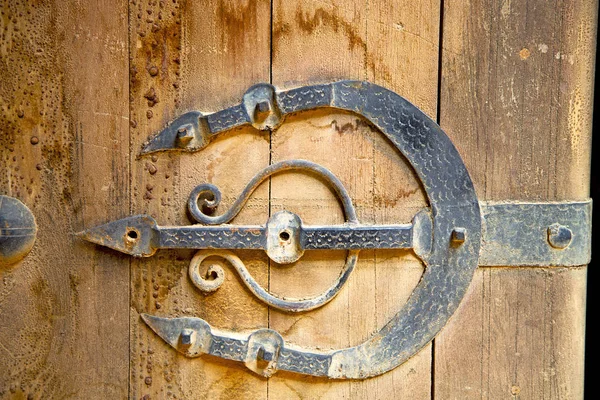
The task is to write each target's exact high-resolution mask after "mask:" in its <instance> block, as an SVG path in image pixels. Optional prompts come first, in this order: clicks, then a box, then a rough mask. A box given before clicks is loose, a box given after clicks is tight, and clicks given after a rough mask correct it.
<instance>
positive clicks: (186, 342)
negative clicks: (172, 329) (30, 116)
mask: <svg viewBox="0 0 600 400" xmlns="http://www.w3.org/2000/svg"><path fill="white" fill-rule="evenodd" d="M195 340H196V331H194V330H193V329H184V330H182V331H181V335H179V341H180V342H181V345H182V346H185V347H189V346H191V345H192V344H194V341H195Z"/></svg>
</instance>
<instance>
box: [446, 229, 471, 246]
mask: <svg viewBox="0 0 600 400" xmlns="http://www.w3.org/2000/svg"><path fill="white" fill-rule="evenodd" d="M466 239H467V230H466V229H465V228H454V230H452V236H451V237H450V241H451V242H452V243H453V244H455V245H461V244H463V243H464V242H465V240H466Z"/></svg>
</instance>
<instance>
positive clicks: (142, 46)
mask: <svg viewBox="0 0 600 400" xmlns="http://www.w3.org/2000/svg"><path fill="white" fill-rule="evenodd" d="M130 21H131V24H132V26H131V28H132V29H131V36H130V40H131V43H136V45H135V46H132V48H131V65H132V67H131V103H130V104H131V117H132V120H133V121H135V124H134V128H132V147H131V157H132V159H131V162H132V191H133V202H132V210H131V212H132V214H139V213H149V214H151V215H153V216H154V217H155V218H156V219H157V221H158V222H159V223H160V224H163V225H168V224H174V225H187V224H190V223H191V221H190V220H189V219H188V217H187V215H186V209H185V204H186V202H187V196H188V195H189V193H190V192H191V190H192V189H193V188H194V187H195V186H196V185H199V184H201V183H204V182H208V183H213V184H215V185H217V186H218V187H219V189H220V190H221V193H222V194H223V200H222V203H221V205H220V206H219V208H218V209H217V213H219V214H220V213H222V212H224V211H225V210H226V209H227V208H228V207H229V206H230V205H231V204H232V203H233V201H234V200H235V198H236V197H237V196H238V195H239V194H240V192H241V191H242V189H243V187H244V186H245V185H246V184H247V183H248V181H249V180H250V178H251V177H252V176H253V175H254V174H256V173H257V172H258V171H259V170H260V169H262V168H264V167H265V166H267V165H268V163H269V136H268V134H264V133H258V132H256V131H254V130H252V129H244V130H236V131H235V132H231V133H230V134H226V135H225V136H223V137H221V138H219V139H217V140H216V141H214V142H213V143H211V145H210V146H209V147H208V148H206V149H204V150H203V151H202V152H200V153H195V154H181V153H171V154H168V153H164V154H157V155H154V156H145V157H142V158H139V159H137V158H136V155H137V153H138V152H139V150H140V148H141V145H142V143H143V142H144V141H145V140H146V138H147V136H148V135H149V134H152V133H154V132H156V131H158V130H160V129H162V128H163V127H164V126H165V124H166V123H167V122H169V121H171V120H172V119H174V118H175V117H177V116H178V115H180V114H181V113H184V112H186V111H189V110H203V111H206V112H213V111H218V110H221V109H223V108H226V107H229V106H231V105H233V104H237V103H239V101H240V100H241V97H242V95H243V93H244V91H245V90H246V89H247V88H248V87H250V86H251V85H253V84H255V83H258V82H261V81H262V82H264V81H267V82H268V80H269V53H270V33H269V27H270V4H269V2H268V1H263V0H261V1H252V2H248V3H243V2H230V1H206V2H193V1H188V2H138V1H132V2H131V3H130ZM154 68H156V69H154ZM154 97H156V99H154ZM155 100H157V101H155ZM268 204H269V200H268V186H267V185H263V187H261V188H259V189H258V191H257V192H256V193H255V195H254V196H253V197H252V198H251V200H250V201H249V203H248V204H247V206H246V207H244V210H243V211H242V212H241V213H240V215H239V216H238V217H236V218H235V219H234V220H233V223H237V224H240V223H246V224H263V223H265V222H266V220H267V218H268ZM236 254H238V255H240V256H241V258H242V260H243V261H244V262H245V263H246V264H247V266H248V268H249V270H250V272H251V273H252V274H253V275H254V276H255V277H256V278H257V280H258V281H259V282H260V283H262V284H263V285H265V286H266V285H267V280H268V279H267V274H268V264H267V261H266V260H267V258H266V256H265V255H264V253H262V252H250V251H249V252H236ZM192 255H193V252H189V251H180V252H178V251H161V252H159V253H158V254H157V255H155V256H154V257H152V258H151V259H145V260H140V261H136V262H134V263H133V265H132V280H131V291H132V293H131V296H132V307H131V349H132V352H131V387H130V396H131V397H132V398H136V399H137V398H144V396H148V397H149V398H152V399H154V398H207V399H213V398H253V399H259V398H266V396H267V383H266V380H264V379H262V378H260V377H258V376H256V375H254V374H252V373H250V372H248V371H247V369H246V368H245V366H244V365H243V364H240V363H234V362H225V361H223V360H220V359H218V358H216V357H201V358H199V359H194V360H190V359H187V358H185V357H183V356H181V355H179V354H178V353H177V352H175V351H173V349H172V348H171V347H170V346H168V345H167V344H166V343H164V341H163V340H162V339H161V338H159V337H158V336H156V335H155V334H154V333H153V332H152V331H151V330H150V329H149V328H148V327H147V326H146V325H145V324H144V322H143V321H142V320H141V319H140V317H139V314H140V313H142V312H147V313H150V314H154V315H160V316H197V317H200V318H203V319H205V320H206V321H207V322H208V323H210V324H211V325H212V326H215V327H217V328H222V329H231V330H236V331H248V330H253V329H257V328H260V327H264V326H266V325H267V308H266V307H265V306H264V305H263V304H262V303H260V302H258V301H257V300H256V299H255V298H254V297H253V296H252V295H251V293H250V292H249V291H248V290H246V289H245V287H244V286H243V285H242V283H241V281H240V280H239V278H238V277H237V274H236V273H235V271H234V270H233V269H232V268H230V267H229V266H228V265H223V268H224V270H225V273H226V281H225V283H224V284H223V286H222V287H221V288H220V289H219V290H218V291H217V292H215V293H213V294H210V295H208V296H205V295H203V294H202V293H200V292H199V291H198V289H196V288H195V287H194V286H193V285H192V284H191V283H190V281H189V278H188V275H187V267H188V265H189V261H190V259H191V257H192Z"/></svg>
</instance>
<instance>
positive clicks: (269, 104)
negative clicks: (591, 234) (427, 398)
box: [80, 81, 591, 379]
mask: <svg viewBox="0 0 600 400" xmlns="http://www.w3.org/2000/svg"><path fill="white" fill-rule="evenodd" d="M320 107H331V108H336V109H340V110H345V111H349V112H353V113H355V114H357V115H360V116H362V117H363V118H365V119H366V120H368V121H369V123H371V124H372V125H373V126H374V127H376V128H378V129H379V131H381V132H382V133H383V134H384V135H385V136H386V137H387V138H388V139H389V140H390V141H391V143H393V145H394V146H395V147H397V148H398V150H400V152H401V153H402V154H403V155H404V156H405V157H406V159H407V160H408V161H409V163H410V164H411V165H412V167H413V169H414V170H415V172H416V174H417V176H418V177H419V179H420V180H421V182H422V184H423V188H424V189H425V192H426V194H427V198H428V200H429V207H428V208H426V209H424V210H422V211H420V212H419V213H417V214H416V215H415V217H414V218H413V221H412V223H411V224H402V225H401V224H398V225H379V226H378V225H363V224H360V223H359V221H358V218H357V217H356V212H355V210H354V206H353V205H352V200H351V199H350V197H349V195H348V193H347V192H346V190H345V188H344V186H343V184H342V183H341V182H340V181H339V179H337V178H336V177H335V176H334V175H333V174H332V173H331V172H330V171H328V170H327V169H325V168H323V167H321V166H319V165H317V164H314V163H311V162H309V161H305V160H288V161H283V162H280V163H277V164H273V165H271V166H269V167H267V168H265V169H264V170H263V171H261V172H259V173H258V174H257V175H256V176H255V177H254V178H253V179H252V180H251V181H250V183H249V184H248V185H247V186H246V188H245V189H244V191H243V192H242V194H241V195H240V196H239V197H238V199H237V200H236V201H235V203H234V204H233V206H232V207H231V208H230V209H229V210H227V211H226V212H224V213H223V214H221V215H218V216H216V215H213V214H214V212H215V211H216V209H217V207H218V205H219V202H220V198H221V194H220V192H219V190H218V189H217V188H216V187H215V186H213V185H210V184H202V185H199V186H198V187H196V188H195V189H194V190H193V191H192V193H191V194H190V198H189V201H188V209H189V211H190V214H191V216H192V217H193V218H194V220H195V221H196V222H198V224H194V225H191V226H181V227H168V226H167V227H163V226H159V225H158V224H157V222H156V220H154V218H152V217H150V216H147V215H138V216H133V217H129V218H125V219H121V220H117V221H113V222H110V223H108V224H106V225H102V226H99V227H95V228H92V229H89V230H86V231H84V232H81V233H80V236H81V237H82V238H84V239H86V240H88V241H91V242H94V243H97V244H101V245H104V246H108V247H111V248H113V249H115V250H118V251H121V252H123V253H126V254H130V255H133V256H137V257H148V256H151V255H153V254H154V253H155V252H156V251H157V250H158V249H165V248H190V249H199V251H198V252H197V253H196V255H195V256H194V258H193V259H192V262H191V264H190V267H189V275H190V278H191V280H192V282H193V283H194V285H195V286H196V287H198V288H199V289H200V290H202V291H204V292H210V291H214V290H217V289H218V287H219V286H220V284H221V283H222V281H223V274H224V271H223V269H222V268H221V267H219V266H215V265H211V266H210V267H209V270H208V274H210V275H211V277H212V279H207V278H206V276H203V274H202V273H201V272H200V270H199V265H200V263H202V261H204V260H205V259H207V258H209V257H212V256H219V257H222V258H225V259H226V260H227V261H228V262H229V263H230V264H231V265H232V266H233V268H234V269H235V270H236V271H237V272H238V273H239V275H240V277H241V278H242V281H243V283H244V284H245V285H246V286H247V287H248V288H249V289H250V291H251V292H252V293H253V294H254V295H255V296H257V297H258V298H259V299H261V300H262V301H264V302H265V303H267V304H268V305H269V306H272V307H275V308H278V309H282V310H285V311H289V312H301V311H308V310H312V309H314V308H317V307H321V306H323V305H325V304H326V303H327V302H329V301H331V300H332V299H333V298H334V296H335V295H336V294H337V293H339V291H340V289H341V288H342V287H343V285H344V283H345V282H346V281H347V279H348V276H349V275H350V274H351V273H352V271H353V269H354V267H355V265H356V262H357V258H358V254H359V251H360V250H361V249H367V248H371V249H382V248H412V249H413V251H414V252H415V254H416V255H417V256H418V257H419V258H420V259H421V260H422V262H423V264H424V265H425V271H424V273H423V277H422V279H421V281H420V282H419V284H418V285H417V286H416V288H415V289H414V291H413V293H412V295H411V296H410V298H409V299H408V301H407V303H406V304H405V305H404V307H403V308H402V309H401V310H400V311H399V312H398V313H397V314H396V315H395V316H394V317H393V318H392V319H391V320H390V321H389V322H388V323H387V324H386V325H385V326H384V327H383V328H381V330H380V331H379V332H377V333H376V334H375V335H373V336H372V337H371V338H370V339H368V340H367V341H366V342H364V343H362V344H360V345H358V346H355V347H350V348H345V349H340V350H335V351H315V350H310V349H304V348H300V347H297V346H293V345H290V344H288V343H286V342H285V340H284V339H283V338H282V336H281V335H280V334H279V333H277V332H276V331H274V330H271V329H260V330H257V331H255V332H252V333H249V334H246V335H244V334H240V333H236V332H226V331H223V330H216V329H214V328H213V327H211V326H210V325H209V324H208V323H207V322H206V321H204V320H202V319H200V318H163V317H158V316H152V315H147V314H143V315H142V318H143V320H144V321H145V322H146V324H148V326H150V328H151V329H153V330H154V332H156V333H157V334H158V335H159V336H160V337H161V338H163V339H164V340H165V341H166V342H167V343H169V344H170V345H171V346H172V347H174V348H175V349H176V350H177V351H179V352H181V353H182V354H184V355H186V356H188V357H197V356H200V355H202V354H212V355H215V356H219V357H222V358H225V359H229V360H236V361H240V362H244V363H245V364H246V366H247V367H248V368H250V369H251V370H253V371H255V372H257V373H259V374H261V375H263V376H267V377H268V376H271V375H272V374H273V373H274V372H275V371H277V370H287V371H292V372H297V373H301V374H307V375H314V376H326V377H329V378H335V379H363V378H367V377H372V376H376V375H380V374H383V373H385V372H386V371H389V370H391V369H393V368H395V367H396V366H398V365H400V364H402V363H403V362H405V361H406V360H407V359H408V358H410V357H411V356H412V355H413V354H415V353H416V352H417V351H419V350H420V349H421V348H422V347H423V346H425V345H426V344H427V343H429V342H430V341H431V340H432V339H433V338H434V337H435V336H436V335H437V333H438V332H439V331H440V330H441V329H442V327H443V326H444V325H445V324H446V322H447V321H448V319H449V318H450V316H452V314H453V313H454V312H455V310H456V308H457V307H458V305H459V303H460V301H461V300H462V298H463V296H464V295H465V292H466V290H467V288H468V286H469V284H470V282H471V279H472V277H473V273H474V271H475V269H476V268H477V266H478V261H479V258H480V251H483V253H482V254H483V259H485V260H486V262H491V263H492V265H494V264H493V263H494V262H495V260H500V259H501V261H498V262H505V261H507V262H509V263H510V262H514V261H515V260H513V259H507V260H505V259H504V258H506V256H505V253H506V251H505V249H507V248H510V249H518V248H519V247H522V248H523V249H524V250H523V251H526V250H525V248H526V247H527V246H529V245H528V244H523V240H514V235H511V234H507V233H506V232H505V231H504V230H502V228H501V227H500V225H501V223H502V221H504V220H503V219H502V218H505V217H504V216H506V215H509V216H510V218H511V220H519V221H522V223H521V224H520V225H519V224H517V225H518V232H519V235H525V236H526V237H531V238H532V239H531V242H530V243H534V245H533V248H535V251H536V252H537V253H536V254H537V256H538V257H541V258H543V260H544V262H546V261H547V262H552V261H553V260H559V261H560V262H561V263H567V264H568V263H569V262H571V263H573V262H580V261H582V260H584V259H585V258H586V257H589V256H586V254H588V253H589V249H588V248H587V247H586V246H588V242H589V240H588V236H586V235H587V233H586V232H588V231H589V224H588V222H587V221H588V220H589V214H590V210H591V203H589V202H586V203H581V204H579V205H575V206H568V205H567V206H565V207H567V208H569V214H568V215H578V216H581V218H583V219H582V221H583V223H581V224H579V223H572V222H570V221H566V220H564V218H563V219H561V215H563V214H561V213H558V212H555V210H559V209H560V207H558V208H557V207H554V206H552V205H536V204H533V205H526V204H521V205H519V204H512V205H510V206H509V207H507V206H506V205H505V204H500V205H493V204H490V205H488V204H480V203H479V202H478V200H477V196H476V193H475V189H474V187H473V183H472V181H471V178H470V177H469V174H468V172H467V169H466V167H465V165H464V163H463V161H462V159H461V157H460V155H459V153H458V151H457V150H456V148H455V147H454V145H453V144H452V142H451V141H450V139H449V138H448V136H446V134H445V133H444V132H443V131H442V130H441V128H440V127H439V126H438V125H437V124H436V123H435V122H434V121H432V120H431V119H430V118H429V117H428V116H427V115H425V114H424V113H423V112H422V111H420V110H419V109H418V108H417V107H415V106H414V105H413V104H411V103H410V102H408V101H407V100H406V99H404V98H402V97H401V96H399V95H397V94H395V93H394V92H392V91H390V90H387V89H385V88H383V87H381V86H377V85H374V84H371V83H367V82H357V81H341V82H336V83H331V84H326V85H315V86H307V87H302V88H297V89H292V90H287V91H279V92H277V91H276V90H275V88H274V87H273V86H271V85H266V84H265V85H256V86H253V87H251V88H250V89H249V90H248V92H247V93H246V94H245V95H244V97H243V100H242V102H241V104H239V105H236V106H233V107H231V108H228V109H225V110H222V111H218V112H216V113H213V114H208V115H203V114H202V113H200V112H197V111H194V112H190V113H187V114H184V115H182V116H181V117H179V118H178V119H176V120H175V121H173V122H172V123H171V124H170V125H169V126H168V127H167V128H166V129H164V130H163V131H161V132H160V133H159V134H158V135H156V136H155V137H153V138H152V139H150V140H149V141H148V142H147V143H146V144H145V145H144V146H143V149H142V154H148V153H152V152H155V151H170V150H173V151H198V150H200V149H202V148H204V147H206V146H207V145H208V144H209V143H210V141H211V140H212V139H213V138H214V137H215V136H216V135H218V134H219V133H221V132H224V131H227V130H230V129H233V128H235V127H238V126H242V125H251V126H253V127H255V128H256V129H261V130H264V129H275V128H277V127H278V126H279V125H280V124H282V123H283V122H284V120H285V117H286V115H289V114H291V113H295V112H298V111H303V110H309V109H313V108H320ZM289 170H303V171H307V172H308V173H311V174H315V175H317V176H318V177H320V178H321V179H322V180H324V181H325V182H326V183H328V185H329V186H330V187H331V188H332V190H333V191H334V192H335V193H336V194H337V196H338V198H339V200H340V202H341V204H342V208H343V210H344V214H345V217H346V222H345V223H344V224H340V225H332V226H311V225H304V224H303V223H302V220H301V219H300V217H299V216H298V215H295V214H293V213H290V212H288V211H281V212H278V213H275V214H274V215H273V216H271V218H270V219H269V220H268V221H267V223H266V224H265V225H243V226H241V225H229V224H228V223H229V222H230V221H231V220H232V219H233V218H234V217H235V216H236V215H237V213H238V212H239V211H240V210H241V208H242V207H243V205H244V203H245V201H246V200H247V199H248V197H249V196H250V194H251V193H252V192H253V191H254V189H256V187H257V186H258V185H259V184H260V183H261V182H262V181H264V180H265V179H266V178H268V177H269V176H271V175H272V174H275V173H283V172H285V171H289ZM531 209H534V210H537V213H538V214H539V215H543V216H544V218H543V223H544V224H546V225H547V226H548V228H547V233H546V228H545V227H542V229H541V230H540V229H538V228H539V226H538V225H539V224H538V222H537V221H538V220H537V219H536V220H535V221H534V220H531V218H529V217H527V214H526V212H524V211H523V210H531ZM482 211H483V216H482ZM485 218H489V219H490V220H494V221H495V223H494V226H493V227H491V228H493V229H490V227H488V228H487V229H486V230H482V221H485ZM586 218H587V219H586ZM538 219H539V218H538ZM496 220H497V221H496ZM559 222H560V223H559ZM567 225H568V226H569V227H570V228H568V227H567ZM538 231H540V232H538ZM482 235H487V239H486V240H484V243H483V246H482ZM486 246H487V247H486ZM582 248H583V249H584V251H583V253H582V251H581V249H582ZM235 249H261V250H264V251H266V253H267V255H268V256H269V257H270V258H271V259H272V260H273V261H275V262H277V263H281V264H285V263H293V262H295V261H297V260H298V259H299V258H300V257H302V255H303V253H304V251H306V250H313V249H345V250H347V251H348V255H347V259H346V264H345V266H344V267H343V268H342V271H341V273H340V276H339V277H338V278H337V280H336V281H335V282H333V284H332V286H331V287H330V288H329V289H327V290H326V291H325V292H324V293H322V294H321V295H319V296H317V297H315V298H312V299H284V298H280V297H277V296H275V295H273V294H271V293H270V292H268V291H267V290H265V289H264V288H263V287H261V286H260V285H259V284H258V283H257V282H256V281H255V280H254V278H253V277H252V276H251V275H250V273H249V272H248V270H247V269H246V268H245V266H244V264H243V263H242V261H241V260H240V259H239V258H238V257H237V256H236V255H235V254H234V253H233V252H231V251H229V250H235ZM486 249H487V250H486ZM586 252H587V253H586ZM582 254H583V255H582ZM486 257H487V258H486ZM503 257H504V258H503ZM534 262H535V260H534ZM548 265H552V264H548ZM259 360H262V361H264V362H263V363H259V362H258V361H259Z"/></svg>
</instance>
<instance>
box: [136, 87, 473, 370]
mask: <svg viewBox="0 0 600 400" xmlns="http://www.w3.org/2000/svg"><path fill="white" fill-rule="evenodd" d="M277 104H278V105H279V107H280V110H279V111H280V112H281V114H282V115H283V116H284V115H285V114H286V113H291V112H297V111H302V110H307V109H311V108H316V107H334V108H338V109H342V110H346V111H351V112H354V113H356V114H359V115H362V116H363V117H365V118H366V119H367V120H368V121H369V122H370V123H371V124H373V125H374V126H375V127H377V128H379V130H380V131H381V132H382V133H383V134H384V135H385V136H386V137H387V138H388V139H389V140H390V141H391V142H392V143H393V144H394V145H395V146H396V147H397V148H398V149H399V150H400V151H401V153H402V154H403V155H404V156H405V157H406V158H407V159H408V161H409V162H410V164H411V165H412V167H413V168H414V169H415V171H416V173H417V175H418V176H419V178H420V180H421V182H422V183H423V187H424V189H425V191H426V193H427V196H428V199H429V202H430V206H431V210H432V215H433V220H434V221H433V245H432V252H431V254H430V255H429V256H428V257H426V258H425V260H424V261H425V263H426V270H425V273H424V275H423V278H422V280H421V282H420V283H419V284H418V285H417V287H416V288H415V290H414V291H413V293H412V295H411V297H410V298H409V300H408V302H407V303H406V305H405V306H404V307H403V308H402V309H401V310H400V311H399V312H398V313H397V314H396V315H395V316H394V317H393V318H392V319H391V320H390V321H389V322H388V323H387V324H386V325H385V326H384V327H383V328H382V329H381V330H380V331H379V332H378V333H377V334H375V335H374V336H373V337H371V338H370V339H369V340H367V341H366V342H365V343H363V344H361V345H359V346H356V347H352V348H346V349H341V350H337V351H333V352H329V353H326V354H317V353H313V352H310V351H304V350H300V349H294V350H293V351H291V350H290V353H289V355H288V353H287V352H286V350H285V348H284V349H283V350H282V352H281V355H280V361H279V364H278V368H280V369H285V370H289V371H294V372H301V373H305V374H309V375H316V376H328V377H331V378H337V379H363V378H367V377H370V376H375V375H379V374H382V373H384V372H386V371H389V370H390V369H392V368H394V367H396V366H398V365H400V364H402V363H403V362H405V361H406V360H407V359H408V358H409V357H411V356H412V355H413V354H415V353H416V352H417V351H418V350H420V349H421V348H422V347H423V346H425V345H426V344H427V343H429V342H430V341H431V340H432V339H433V338H434V337H435V335H436V334H437V333H438V332H439V331H440V329H442V327H443V326H444V325H445V324H446V322H447V320H448V319H449V318H450V316H451V315H452V314H453V313H454V311H455V310H456V308H457V307H458V305H459V303H460V301H461V299H462V298H463V296H464V294H465V292H466V289H467V288H468V286H469V283H470V282H471V279H472V277H473V273H474V271H475V269H476V268H477V264H478V256H479V248H480V240H481V216H480V209H479V203H478V201H477V197H476V194H475V190H474V188H473V183H472V181H471V179H470V177H469V174H468V172H467V170H466V168H465V166H464V164H463V162H462V160H461V158H460V156H459V154H458V152H457V150H456V148H455V147H454V146H453V144H452V143H451V141H450V139H449V138H448V137H447V136H446V135H445V134H444V132H443V131H442V130H441V129H440V127H439V126H438V125H437V124H436V123H435V122H433V121H432V120H431V119H430V118H429V117H428V116H427V115H425V114H424V113H423V112H422V111H420V110H419V109H418V108H416V107H415V106H414V105H412V104H411V103H409V102H408V101H407V100H405V99H404V98H402V97H400V96H399V95H397V94H395V93H393V92H391V91H389V90H387V89H385V88H382V87H380V86H377V85H373V84H370V83H366V82H356V81H342V82H337V83H333V84H330V85H318V86H309V87H304V88H299V89H294V90H290V91H287V92H280V93H278V94H277ZM231 127H233V125H232V126H231ZM151 144H152V140H151V141H150V142H149V143H148V144H147V145H146V147H145V148H144V152H148V151H152V150H151V147H152V146H151ZM455 228H462V229H465V230H466V232H467V240H466V241H465V242H464V243H463V244H462V245H460V246H452V245H451V244H450V238H451V235H452V232H453V230H454V229H455ZM164 321H167V320H164ZM164 324H166V325H167V327H168V324H169V323H168V322H164ZM158 325H160V326H153V325H151V327H152V328H153V329H154V330H155V331H157V333H158V332H160V330H161V329H166V327H165V326H162V325H163V323H161V324H158ZM159 334H160V333H159ZM232 356H233V355H232ZM226 358H227V357H226ZM284 359H285V361H283V360H284ZM307 366H309V367H308V368H307Z"/></svg>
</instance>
